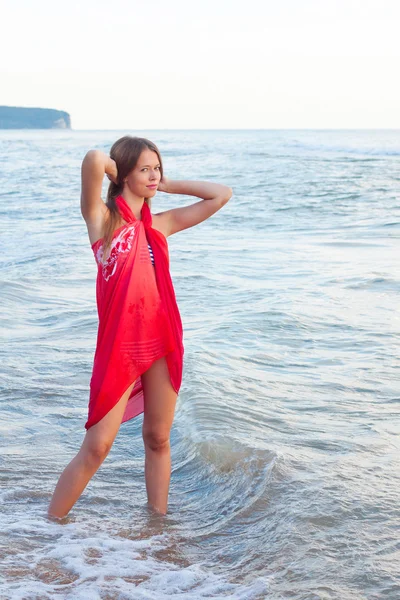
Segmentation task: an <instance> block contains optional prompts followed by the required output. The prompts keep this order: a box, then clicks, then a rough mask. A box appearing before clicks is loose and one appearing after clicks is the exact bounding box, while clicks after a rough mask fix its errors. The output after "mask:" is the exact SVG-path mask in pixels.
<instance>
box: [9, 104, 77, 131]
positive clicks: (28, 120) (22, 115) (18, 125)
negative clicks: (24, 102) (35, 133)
mask: <svg viewBox="0 0 400 600" xmlns="http://www.w3.org/2000/svg"><path fill="white" fill-rule="evenodd" d="M0 129H71V117H70V116H69V114H68V113H67V112H65V111H63V110H56V109H54V108H26V107H23V106H0Z"/></svg>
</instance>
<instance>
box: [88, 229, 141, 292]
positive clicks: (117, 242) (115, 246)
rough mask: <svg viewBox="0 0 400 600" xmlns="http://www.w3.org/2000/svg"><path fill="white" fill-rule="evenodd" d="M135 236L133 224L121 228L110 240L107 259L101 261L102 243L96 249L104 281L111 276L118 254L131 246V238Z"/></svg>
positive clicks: (115, 266) (114, 269) (126, 250)
mask: <svg viewBox="0 0 400 600" xmlns="http://www.w3.org/2000/svg"><path fill="white" fill-rule="evenodd" d="M134 236H135V226H134V225H132V226H130V227H127V228H125V229H123V230H122V231H121V232H120V233H119V234H118V235H116V236H115V238H114V239H113V240H112V242H111V246H110V252H109V255H108V257H107V259H106V260H105V261H104V263H103V262H102V261H103V244H100V246H99V247H98V249H97V252H96V260H97V262H98V264H99V265H101V267H102V273H103V277H104V279H105V280H106V281H108V280H109V279H110V277H112V276H113V275H114V273H115V271H116V268H117V261H118V256H119V255H120V254H122V253H124V252H128V251H129V250H130V249H131V248H132V240H133V238H134Z"/></svg>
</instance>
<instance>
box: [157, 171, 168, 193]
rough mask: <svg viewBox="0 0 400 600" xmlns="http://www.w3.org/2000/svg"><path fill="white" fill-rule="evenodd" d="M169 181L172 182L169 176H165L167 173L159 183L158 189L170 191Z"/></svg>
mask: <svg viewBox="0 0 400 600" xmlns="http://www.w3.org/2000/svg"><path fill="white" fill-rule="evenodd" d="M169 182H170V180H169V179H168V177H165V175H164V176H163V178H162V179H161V181H160V183H159V184H158V187H157V191H159V192H168V184H169Z"/></svg>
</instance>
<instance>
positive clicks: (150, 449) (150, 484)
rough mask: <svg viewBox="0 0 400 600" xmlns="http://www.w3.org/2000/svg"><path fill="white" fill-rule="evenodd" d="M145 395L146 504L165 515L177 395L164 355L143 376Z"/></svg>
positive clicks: (143, 430)
mask: <svg viewBox="0 0 400 600" xmlns="http://www.w3.org/2000/svg"><path fill="white" fill-rule="evenodd" d="M142 385H143V392H144V419H143V428H142V433H143V441H144V446H145V479H146V490H147V498H148V504H149V505H150V506H151V507H152V508H154V509H155V510H156V511H157V512H160V513H162V514H166V512H167V504H168V491H169V482H170V478H171V448H170V442H169V436H170V431H171V427H172V422H173V419H174V413H175V405H176V399H177V394H176V392H175V391H174V389H173V387H172V385H171V380H170V376H169V371H168V366H167V362H166V358H165V356H163V357H162V358H160V359H159V360H156V361H155V362H154V363H153V364H152V365H151V367H150V368H149V369H148V370H147V371H146V372H145V373H143V374H142Z"/></svg>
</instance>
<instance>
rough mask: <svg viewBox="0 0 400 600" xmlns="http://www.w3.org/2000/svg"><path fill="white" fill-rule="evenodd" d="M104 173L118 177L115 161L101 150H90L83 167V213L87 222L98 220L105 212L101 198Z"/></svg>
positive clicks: (113, 177)
mask: <svg viewBox="0 0 400 600" xmlns="http://www.w3.org/2000/svg"><path fill="white" fill-rule="evenodd" d="M104 175H109V176H110V178H111V179H113V180H114V179H116V177H117V175H118V173H117V165H116V164H115V161H114V160H113V159H112V158H110V157H109V156H108V155H107V154H105V152H102V151H101V150H89V152H87V153H86V155H85V158H84V159H83V161H82V167H81V183H82V187H81V213H82V216H83V218H84V219H85V221H86V222H88V221H96V220H97V219H98V217H99V215H102V214H103V212H104V206H105V204H104V202H103V200H102V198H101V188H102V185H103V179H104Z"/></svg>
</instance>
